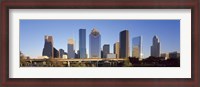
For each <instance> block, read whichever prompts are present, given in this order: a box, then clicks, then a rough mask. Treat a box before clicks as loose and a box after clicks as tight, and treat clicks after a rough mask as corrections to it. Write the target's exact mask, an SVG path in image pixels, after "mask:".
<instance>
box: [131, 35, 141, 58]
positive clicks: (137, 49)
mask: <svg viewBox="0 0 200 87" xmlns="http://www.w3.org/2000/svg"><path fill="white" fill-rule="evenodd" d="M132 57H136V58H141V57H142V37H141V36H138V37H134V38H133V39H132Z"/></svg>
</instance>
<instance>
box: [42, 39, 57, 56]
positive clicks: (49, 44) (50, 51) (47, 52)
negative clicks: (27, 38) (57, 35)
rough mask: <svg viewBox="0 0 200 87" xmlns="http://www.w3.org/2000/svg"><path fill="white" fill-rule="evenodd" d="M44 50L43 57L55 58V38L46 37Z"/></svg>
mask: <svg viewBox="0 0 200 87" xmlns="http://www.w3.org/2000/svg"><path fill="white" fill-rule="evenodd" d="M44 41H45V43H44V48H43V52H42V56H48V57H49V58H54V47H53V37H52V36H44Z"/></svg>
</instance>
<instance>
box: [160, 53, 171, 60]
mask: <svg viewBox="0 0 200 87" xmlns="http://www.w3.org/2000/svg"><path fill="white" fill-rule="evenodd" d="M160 56H161V57H164V58H165V60H167V59H169V53H162V54H161V55H160Z"/></svg>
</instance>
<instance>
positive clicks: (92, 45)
mask: <svg viewBox="0 0 200 87" xmlns="http://www.w3.org/2000/svg"><path fill="white" fill-rule="evenodd" d="M89 57H90V58H101V35H100V33H99V31H97V30H96V29H93V30H92V31H91V33H90V35H89Z"/></svg>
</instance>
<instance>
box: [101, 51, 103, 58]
mask: <svg viewBox="0 0 200 87" xmlns="http://www.w3.org/2000/svg"><path fill="white" fill-rule="evenodd" d="M101 58H103V50H101Z"/></svg>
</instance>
